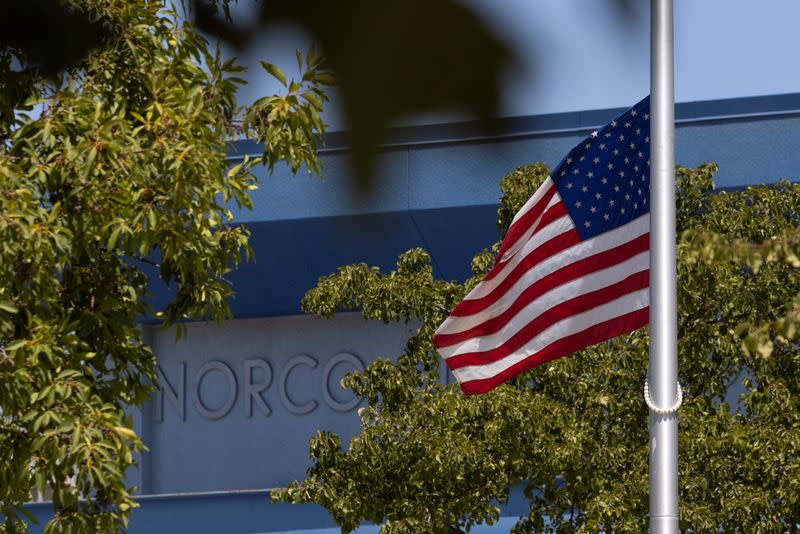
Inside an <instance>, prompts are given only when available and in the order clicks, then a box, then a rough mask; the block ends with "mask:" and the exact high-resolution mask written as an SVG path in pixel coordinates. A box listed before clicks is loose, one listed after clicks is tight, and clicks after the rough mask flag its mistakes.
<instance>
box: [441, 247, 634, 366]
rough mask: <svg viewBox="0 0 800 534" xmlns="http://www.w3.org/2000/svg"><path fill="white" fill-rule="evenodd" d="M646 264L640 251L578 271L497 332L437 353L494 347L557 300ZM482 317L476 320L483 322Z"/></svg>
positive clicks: (588, 290) (615, 279) (446, 355)
mask: <svg viewBox="0 0 800 534" xmlns="http://www.w3.org/2000/svg"><path fill="white" fill-rule="evenodd" d="M649 268H650V252H649V251H644V252H640V253H639V254H637V255H635V256H633V257H632V258H630V259H628V260H627V261H624V262H622V263H618V264H616V265H614V266H612V267H609V268H607V269H603V270H601V271H597V272H594V273H591V274H588V275H582V276H580V277H578V278H576V279H574V280H572V281H570V282H568V283H565V284H563V285H561V286H558V287H557V288H554V289H552V290H551V291H548V292H547V293H545V294H544V295H542V296H541V297H539V298H537V299H535V300H533V301H531V302H530V303H529V304H528V305H527V306H525V307H524V308H522V309H521V310H520V311H519V312H517V313H516V314H515V315H514V317H512V318H510V319H509V320H508V321H507V322H506V323H505V324H504V326H503V327H502V328H501V329H499V330H498V331H497V332H495V333H492V334H488V335H480V336H475V337H472V338H470V339H467V340H464V341H462V342H460V343H458V344H455V345H452V346H449V347H439V348H438V350H439V354H441V355H442V357H444V358H451V357H453V356H455V355H456V354H465V353H468V352H484V351H487V350H492V349H495V348H497V347H499V346H501V345H503V344H504V343H505V342H507V341H508V340H509V339H510V338H511V337H512V336H513V335H515V334H516V333H517V332H518V331H519V330H520V329H521V328H523V327H525V326H526V325H527V324H528V323H530V322H531V321H533V320H534V319H536V318H537V317H539V316H540V315H541V314H542V313H544V312H546V311H547V310H549V309H550V308H552V307H554V306H556V305H557V304H560V303H561V302H564V301H566V300H570V299H573V298H576V297H580V296H581V295H585V294H587V293H591V292H592V291H596V290H598V289H602V288H604V287H608V286H610V285H612V284H614V283H617V282H619V281H621V280H624V279H625V278H627V277H628V276H630V275H632V274H635V273H638V272H641V271H646V270H647V269H649ZM510 304H511V303H510V302H509V303H507V305H510ZM506 307H507V306H506ZM479 317H483V318H484V319H485V320H486V319H489V317H484V316H483V314H478V315H474V316H472V317H469V318H470V319H473V318H479ZM485 320H484V321H481V322H480V323H478V324H481V323H483V322H485ZM604 320H605V319H604Z"/></svg>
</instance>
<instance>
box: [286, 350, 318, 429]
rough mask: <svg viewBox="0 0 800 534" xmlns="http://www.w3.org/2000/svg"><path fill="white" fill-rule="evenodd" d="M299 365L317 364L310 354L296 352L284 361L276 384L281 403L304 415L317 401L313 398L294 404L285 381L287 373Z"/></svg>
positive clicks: (314, 406)
mask: <svg viewBox="0 0 800 534" xmlns="http://www.w3.org/2000/svg"><path fill="white" fill-rule="evenodd" d="M300 365H305V366H306V367H311V368H312V369H313V368H315V367H316V366H317V360H315V359H314V358H312V357H311V356H308V355H307V354H297V355H296V356H292V357H291V358H290V359H289V361H288V362H287V363H286V366H285V367H284V368H283V371H281V381H280V383H279V384H278V389H279V390H280V393H281V401H282V402H283V405H284V406H285V407H286V409H287V410H289V411H290V412H291V413H293V414H294V415H305V414H307V413H311V412H313V411H314V409H315V408H316V407H317V401H315V400H313V399H312V400H310V401H308V402H307V403H305V404H296V403H295V402H294V401H293V400H292V399H290V398H289V393H288V392H287V388H286V382H287V381H288V380H289V373H291V372H292V369H294V368H295V367H298V366H300Z"/></svg>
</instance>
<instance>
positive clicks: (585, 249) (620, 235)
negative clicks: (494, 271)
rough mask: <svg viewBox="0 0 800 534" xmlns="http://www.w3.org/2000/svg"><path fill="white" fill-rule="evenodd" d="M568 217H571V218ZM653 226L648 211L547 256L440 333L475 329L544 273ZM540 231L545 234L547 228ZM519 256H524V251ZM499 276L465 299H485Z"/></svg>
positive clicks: (447, 323)
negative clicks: (480, 307)
mask: <svg viewBox="0 0 800 534" xmlns="http://www.w3.org/2000/svg"><path fill="white" fill-rule="evenodd" d="M566 218H567V219H569V217H566ZM561 220H562V219H559V221H561ZM555 224H556V223H555V222H554V223H553V225H555ZM553 225H550V226H553ZM570 225H571V223H570ZM548 229H549V227H548ZM649 229H650V215H649V214H646V215H643V216H641V217H638V218H636V219H634V220H632V221H630V222H629V223H627V224H626V225H624V226H621V227H620V228H619V229H617V231H615V232H606V233H604V234H600V235H598V236H596V237H594V238H592V239H588V240H586V241H582V242H581V243H579V244H577V245H574V246H572V247H570V248H568V249H566V250H564V251H562V252H559V253H558V254H555V255H553V256H551V257H550V258H547V259H546V260H544V261H542V262H541V263H539V264H538V265H536V266H534V267H533V268H532V269H530V270H529V271H528V272H527V273H525V275H524V276H522V277H520V279H519V280H517V282H515V283H514V285H513V286H511V287H510V288H509V289H508V291H507V292H506V293H505V294H504V295H502V296H499V295H498V300H497V301H495V302H494V303H493V304H491V305H490V306H489V307H487V308H486V309H484V310H482V311H481V312H478V313H476V314H473V315H467V316H452V315H451V316H450V317H448V318H447V319H446V320H445V321H444V323H442V325H441V326H440V327H439V329H438V330H437V331H436V333H437V334H454V333H457V332H463V331H465V330H469V329H470V328H474V327H475V326H477V325H479V324H481V323H483V322H485V321H486V320H487V319H489V318H491V317H495V316H496V315H499V314H500V313H502V312H503V311H505V310H506V309H507V308H508V306H510V305H511V304H512V303H513V302H514V301H516V299H517V298H518V297H519V295H520V294H521V293H522V292H523V291H525V290H526V289H527V288H528V287H530V286H531V285H532V284H533V283H535V282H536V281H537V280H540V279H541V278H543V277H544V276H547V275H548V274H551V273H553V272H555V271H557V270H559V269H561V268H564V267H566V266H568V265H570V264H572V263H575V262H576V261H578V260H581V259H583V258H587V257H590V256H594V255H596V254H599V253H601V252H605V251H607V250H610V249H613V248H615V247H617V246H620V245H623V244H625V243H627V242H629V241H632V240H634V239H636V238H637V237H639V236H641V235H643V234H646V233H647V232H648V231H649ZM557 230H558V229H557V228H554V229H553V231H552V232H548V235H549V236H550V238H552V237H554V236H555V235H558V234H557V233H556V232H557ZM540 233H544V231H543V232H540ZM550 234H552V235H550ZM538 236H539V234H536V236H534V239H536V238H537V237H538ZM531 241H533V240H531ZM539 244H541V243H537V244H536V245H534V248H535V247H536V246H538V245H539ZM526 248H527V247H526ZM519 256H522V255H521V254H520V255H519ZM515 260H516V258H515ZM498 278H499V276H498V277H496V278H493V279H491V280H486V281H484V282H481V283H479V284H478V285H477V286H475V288H474V289H473V290H472V291H471V292H470V294H469V295H468V296H467V297H466V298H465V299H464V300H465V301H467V300H477V299H478V298H483V297H485V296H487V295H489V294H490V293H491V291H492V290H493V289H495V288H496V287H497V286H498V285H499V283H500V282H498V281H497V279H498ZM503 279H505V276H504V277H503ZM615 281H616V280H615ZM610 283H613V281H612V282H610Z"/></svg>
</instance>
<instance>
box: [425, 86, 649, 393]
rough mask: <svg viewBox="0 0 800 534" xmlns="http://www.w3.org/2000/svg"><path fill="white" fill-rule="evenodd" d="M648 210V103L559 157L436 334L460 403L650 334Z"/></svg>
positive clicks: (435, 336) (439, 350)
mask: <svg viewBox="0 0 800 534" xmlns="http://www.w3.org/2000/svg"><path fill="white" fill-rule="evenodd" d="M649 200H650V97H647V98H645V99H644V100H642V101H641V102H639V103H638V104H636V105H635V106H634V107H633V108H631V109H629V110H628V111H626V112H625V113H623V114H622V115H620V116H619V117H617V118H616V119H614V120H613V121H611V122H610V123H609V124H608V125H606V126H605V127H604V128H602V129H600V130H596V131H594V132H592V133H591V134H590V135H589V136H588V137H587V138H586V139H585V140H584V141H582V142H581V143H580V144H579V145H577V146H576V147H575V148H573V149H572V150H571V151H570V152H569V154H567V156H566V157H565V158H564V159H563V160H562V161H561V163H559V165H558V166H557V167H556V168H555V170H554V171H553V173H552V174H551V176H550V177H549V178H548V179H547V180H545V182H544V183H543V184H542V185H541V187H540V188H539V189H538V190H537V191H536V193H534V195H533V196H532V197H531V198H530V200H528V202H527V203H526V204H525V205H524V206H523V207H522V209H520V211H519V212H518V213H517V214H516V216H515V217H514V220H513V221H512V223H511V226H510V227H509V230H508V232H507V233H506V236H505V238H504V239H503V242H502V244H501V246H500V251H499V252H498V255H497V259H496V261H495V265H494V266H493V267H492V269H491V271H489V273H488V274H487V275H486V277H485V278H484V279H483V280H482V281H481V282H480V283H479V284H478V285H477V286H476V287H475V288H474V289H473V290H472V291H471V292H470V293H469V295H467V297H466V298H465V299H464V300H463V301H462V302H460V303H459V304H458V306H456V308H455V309H454V310H453V311H452V312H451V314H450V316H449V317H448V318H447V319H446V320H445V321H444V323H442V325H441V326H440V327H439V329H438V330H437V331H436V334H435V335H434V336H433V344H434V346H435V347H436V349H437V350H438V352H439V354H441V356H442V357H443V358H444V359H445V361H446V362H447V366H448V367H449V368H450V369H451V370H452V372H453V375H454V376H455V377H456V379H457V380H458V381H459V382H460V384H461V388H462V390H463V391H464V393H466V394H468V395H469V394H474V393H485V392H487V391H490V390H492V389H494V388H495V387H497V386H499V385H500V384H502V383H503V382H504V381H506V380H508V379H510V378H512V377H514V376H516V375H518V374H519V373H522V372H524V371H527V370H528V369H531V368H533V367H535V366H537V365H540V364H542V363H545V362H548V361H550V360H553V359H555V358H560V357H562V356H566V355H568V354H571V353H572V352H575V351H577V350H579V349H582V348H585V347H588V346H590V345H594V344H596V343H599V342H601V341H605V340H608V339H611V338H613V337H616V336H618V335H621V334H624V333H627V332H630V331H632V330H635V329H637V328H639V327H641V326H644V325H645V324H647V322H648V318H649V308H648V306H649V295H648V286H649V269H650V254H649V232H650V213H649V212H650V207H649Z"/></svg>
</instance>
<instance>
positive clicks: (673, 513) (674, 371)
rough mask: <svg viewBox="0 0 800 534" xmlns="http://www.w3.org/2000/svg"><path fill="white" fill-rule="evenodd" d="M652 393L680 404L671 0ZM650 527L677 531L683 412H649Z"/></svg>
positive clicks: (657, 20) (653, 139)
mask: <svg viewBox="0 0 800 534" xmlns="http://www.w3.org/2000/svg"><path fill="white" fill-rule="evenodd" d="M650 95H651V96H650V115H651V117H650V120H651V124H650V368H649V379H648V381H649V383H650V391H651V397H652V399H653V402H654V404H655V405H656V406H657V407H659V408H668V407H670V406H672V405H673V404H674V403H675V400H676V394H677V380H678V359H677V352H678V350H677V346H678V335H677V309H678V308H677V283H676V279H675V93H674V74H673V21H672V0H651V2H650ZM649 422H650V532H652V533H654V534H663V533H670V534H674V533H676V532H678V417H677V414H676V413H671V414H669V415H666V416H663V415H656V414H654V413H652V412H650V420H649Z"/></svg>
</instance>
